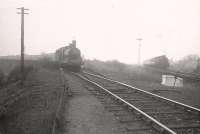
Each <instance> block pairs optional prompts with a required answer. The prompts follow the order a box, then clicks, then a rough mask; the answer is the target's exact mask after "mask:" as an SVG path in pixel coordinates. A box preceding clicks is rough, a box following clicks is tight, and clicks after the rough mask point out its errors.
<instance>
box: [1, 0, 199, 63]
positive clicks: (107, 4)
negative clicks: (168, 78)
mask: <svg viewBox="0 0 200 134" xmlns="http://www.w3.org/2000/svg"><path fill="white" fill-rule="evenodd" d="M22 6H24V7H25V8H29V9H30V11H27V12H29V13H30V14H29V15H26V16H25V48H26V49H25V50H26V53H28V54H40V53H42V52H45V53H48V52H54V51H55V50H56V49H57V48H59V47H62V46H64V45H67V44H68V43H69V42H71V40H72V39H76V40H77V47H79V48H80V49H81V51H82V53H83V55H84V56H85V57H86V58H96V59H100V60H112V59H117V60H119V61H121V62H125V63H137V59H138V41H137V40H136V38H143V40H142V48H141V56H142V60H144V59H148V58H151V57H154V56H158V55H161V54H166V55H167V56H168V57H169V58H173V59H179V58H181V57H183V56H185V55H188V54H200V1H199V0H24V1H22V0H0V55H12V54H19V52H20V15H18V14H17V9H16V8H18V7H22Z"/></svg>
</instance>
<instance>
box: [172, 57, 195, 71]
mask: <svg viewBox="0 0 200 134" xmlns="http://www.w3.org/2000/svg"><path fill="white" fill-rule="evenodd" d="M198 60H199V56H198V55H194V54H191V55H187V56H185V57H183V58H182V59H181V60H179V61H176V62H173V63H172V64H171V66H170V68H171V69H172V70H175V71H180V72H185V73H192V72H194V71H195V70H196V69H197V68H198Z"/></svg>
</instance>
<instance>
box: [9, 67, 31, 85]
mask: <svg viewBox="0 0 200 134" xmlns="http://www.w3.org/2000/svg"><path fill="white" fill-rule="evenodd" d="M32 70H33V66H25V67H24V79H26V77H27V75H28V73H29V72H31V71H32ZM21 77H22V75H21V67H20V66H16V67H15V68H14V69H13V70H11V72H10V73H9V74H8V81H7V82H8V83H11V82H16V81H18V80H21Z"/></svg>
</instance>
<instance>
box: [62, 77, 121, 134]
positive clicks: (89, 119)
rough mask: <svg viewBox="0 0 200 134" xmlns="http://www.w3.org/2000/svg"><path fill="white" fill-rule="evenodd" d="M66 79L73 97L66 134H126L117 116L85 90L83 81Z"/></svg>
mask: <svg viewBox="0 0 200 134" xmlns="http://www.w3.org/2000/svg"><path fill="white" fill-rule="evenodd" d="M66 77H67V79H68V80H69V87H70V89H71V91H72V97H71V98H70V99H69V100H68V104H67V105H66V115H65V119H66V121H67V122H68V123H67V124H66V128H65V133H66V134H122V133H124V131H123V130H122V128H121V127H120V124H119V122H118V121H117V120H116V118H115V116H114V115H113V114H112V113H109V112H108V111H106V110H105V109H104V107H103V105H102V104H101V102H100V101H99V100H98V99H97V98H95V97H94V96H93V95H91V94H90V92H89V91H87V90H86V89H85V88H84V83H83V81H81V80H80V79H78V78H76V77H74V76H69V75H66Z"/></svg>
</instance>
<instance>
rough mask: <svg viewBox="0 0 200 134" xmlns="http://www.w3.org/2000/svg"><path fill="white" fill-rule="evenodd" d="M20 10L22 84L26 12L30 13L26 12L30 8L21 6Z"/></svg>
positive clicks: (22, 80)
mask: <svg viewBox="0 0 200 134" xmlns="http://www.w3.org/2000/svg"><path fill="white" fill-rule="evenodd" d="M17 9H18V10H20V12H17V14H21V65H20V66H21V84H23V82H24V78H25V76H24V14H28V13H25V12H24V11H25V10H29V9H25V8H24V7H21V8H17Z"/></svg>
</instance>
